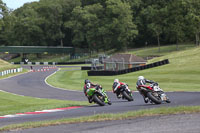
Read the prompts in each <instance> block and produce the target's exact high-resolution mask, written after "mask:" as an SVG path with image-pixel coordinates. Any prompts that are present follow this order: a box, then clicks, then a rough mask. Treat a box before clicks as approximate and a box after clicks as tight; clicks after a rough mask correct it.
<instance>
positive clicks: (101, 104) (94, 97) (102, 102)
mask: <svg viewBox="0 0 200 133" xmlns="http://www.w3.org/2000/svg"><path fill="white" fill-rule="evenodd" d="M93 99H94V102H95V103H97V104H99V105H100V106H104V105H105V103H104V101H102V100H101V99H100V98H99V97H98V96H97V94H94V95H93Z"/></svg>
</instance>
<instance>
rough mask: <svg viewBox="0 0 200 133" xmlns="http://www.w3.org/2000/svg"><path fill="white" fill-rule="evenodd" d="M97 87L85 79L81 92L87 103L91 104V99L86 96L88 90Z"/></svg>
mask: <svg viewBox="0 0 200 133" xmlns="http://www.w3.org/2000/svg"><path fill="white" fill-rule="evenodd" d="M98 86H99V85H98V84H93V83H91V82H90V80H88V79H86V80H85V85H84V87H83V92H84V94H85V96H86V97H87V98H88V101H89V103H92V99H91V97H90V96H88V95H87V93H86V92H87V90H88V89H90V88H97V87H98Z"/></svg>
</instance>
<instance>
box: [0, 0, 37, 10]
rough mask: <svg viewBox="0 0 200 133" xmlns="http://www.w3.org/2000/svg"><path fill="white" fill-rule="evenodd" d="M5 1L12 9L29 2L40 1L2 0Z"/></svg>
mask: <svg viewBox="0 0 200 133" xmlns="http://www.w3.org/2000/svg"><path fill="white" fill-rule="evenodd" d="M2 1H3V3H6V6H7V7H9V8H11V9H14V10H15V9H17V8H19V7H21V6H23V5H24V3H27V2H33V1H39V0H2Z"/></svg>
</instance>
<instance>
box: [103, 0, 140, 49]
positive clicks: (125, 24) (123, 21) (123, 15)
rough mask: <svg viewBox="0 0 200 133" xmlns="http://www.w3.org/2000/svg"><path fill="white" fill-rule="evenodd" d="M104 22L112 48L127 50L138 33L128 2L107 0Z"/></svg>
mask: <svg viewBox="0 0 200 133" xmlns="http://www.w3.org/2000/svg"><path fill="white" fill-rule="evenodd" d="M104 22H105V24H104V29H105V36H104V37H105V40H106V43H107V45H109V46H111V47H110V48H116V49H117V50H126V48H127V45H128V44H129V43H130V42H131V41H132V40H133V38H135V36H136V35H137V34H138V31H137V28H136V25H135V24H134V22H133V16H132V11H131V7H130V5H129V3H127V2H122V1H121V0H107V1H106V8H105V19H104Z"/></svg>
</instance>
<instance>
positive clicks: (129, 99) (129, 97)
mask: <svg viewBox="0 0 200 133" xmlns="http://www.w3.org/2000/svg"><path fill="white" fill-rule="evenodd" d="M122 95H123V96H124V98H125V99H127V100H128V101H133V97H131V96H130V95H128V93H127V92H126V91H122Z"/></svg>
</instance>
